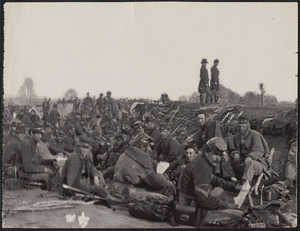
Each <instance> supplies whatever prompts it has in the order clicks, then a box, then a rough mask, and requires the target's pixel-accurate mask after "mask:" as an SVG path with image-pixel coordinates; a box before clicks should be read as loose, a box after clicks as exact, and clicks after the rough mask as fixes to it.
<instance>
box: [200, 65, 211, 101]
mask: <svg viewBox="0 0 300 231" xmlns="http://www.w3.org/2000/svg"><path fill="white" fill-rule="evenodd" d="M207 64H208V62H207V59H202V61H201V65H202V66H201V68H200V82H199V85H198V92H199V93H200V104H201V105H204V103H209V84H208V70H207V69H206V65H207Z"/></svg>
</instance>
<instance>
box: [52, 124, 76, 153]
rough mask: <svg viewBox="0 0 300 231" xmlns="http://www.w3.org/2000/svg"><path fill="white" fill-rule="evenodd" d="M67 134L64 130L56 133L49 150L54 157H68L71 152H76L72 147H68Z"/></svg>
mask: <svg viewBox="0 0 300 231" xmlns="http://www.w3.org/2000/svg"><path fill="white" fill-rule="evenodd" d="M64 137H65V132H64V131H63V130H61V129H60V130H57V131H56V132H55V137H54V139H50V141H49V145H48V148H49V150H50V152H51V154H52V155H62V156H63V157H68V156H69V155H70V153H71V152H73V151H74V149H75V148H74V147H73V146H72V145H68V144H66V143H65V142H64Z"/></svg>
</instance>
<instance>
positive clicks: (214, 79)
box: [210, 59, 220, 103]
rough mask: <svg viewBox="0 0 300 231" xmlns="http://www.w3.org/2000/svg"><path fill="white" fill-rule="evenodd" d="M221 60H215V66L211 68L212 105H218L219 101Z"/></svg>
mask: <svg viewBox="0 0 300 231" xmlns="http://www.w3.org/2000/svg"><path fill="white" fill-rule="evenodd" d="M218 65H219V60H218V59H215V60H214V65H213V66H212V67H211V69H210V71H211V80H210V90H211V99H210V100H211V103H213V102H215V103H218V99H219V83H220V82H219V73H220V72H219V69H218Z"/></svg>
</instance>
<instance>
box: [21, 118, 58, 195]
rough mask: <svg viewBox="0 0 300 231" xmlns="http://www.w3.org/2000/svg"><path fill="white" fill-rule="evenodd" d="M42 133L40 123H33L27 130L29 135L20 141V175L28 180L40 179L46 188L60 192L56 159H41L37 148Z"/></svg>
mask: <svg viewBox="0 0 300 231" xmlns="http://www.w3.org/2000/svg"><path fill="white" fill-rule="evenodd" d="M43 133H44V129H43V126H42V125H40V124H33V125H32V126H31V128H30V130H29V136H27V137H25V138H24V139H23V141H22V142H21V144H20V160H21V163H20V166H19V173H20V177H21V178H23V177H24V178H27V179H28V180H29V181H41V182H43V183H45V185H46V189H47V190H49V191H58V192H60V187H59V172H58V166H57V163H56V160H53V159H52V160H43V159H42V158H41V154H40V152H39V150H38V148H37V143H38V142H39V141H40V140H41V137H42V134H43Z"/></svg>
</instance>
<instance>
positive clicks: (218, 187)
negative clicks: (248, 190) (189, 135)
mask: <svg viewBox="0 0 300 231" xmlns="http://www.w3.org/2000/svg"><path fill="white" fill-rule="evenodd" d="M226 150H227V145H226V142H225V141H224V140H223V138H220V137H214V138H211V139H210V140H208V141H207V143H206V144H205V145H203V149H202V155H198V156H197V157H196V159H194V161H192V162H191V163H190V164H189V165H187V166H186V168H185V169H184V170H183V173H182V175H181V178H180V182H179V185H180V193H179V198H180V203H181V204H186V205H189V204H190V203H191V201H192V200H193V201H194V202H195V205H196V227H201V226H202V225H203V224H202V223H203V218H204V214H206V212H207V210H220V209H222V210H224V209H228V208H236V206H235V205H234V204H229V203H228V202H227V201H226V193H225V191H224V189H225V190H229V191H233V192H234V191H237V190H238V189H239V187H237V186H236V185H235V184H233V183H231V182H227V181H225V180H223V179H221V178H218V177H217V176H215V175H214V174H213V167H214V166H216V165H217V164H219V163H220V161H221V158H222V156H223V155H224V152H226ZM212 189H213V190H212Z"/></svg>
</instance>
